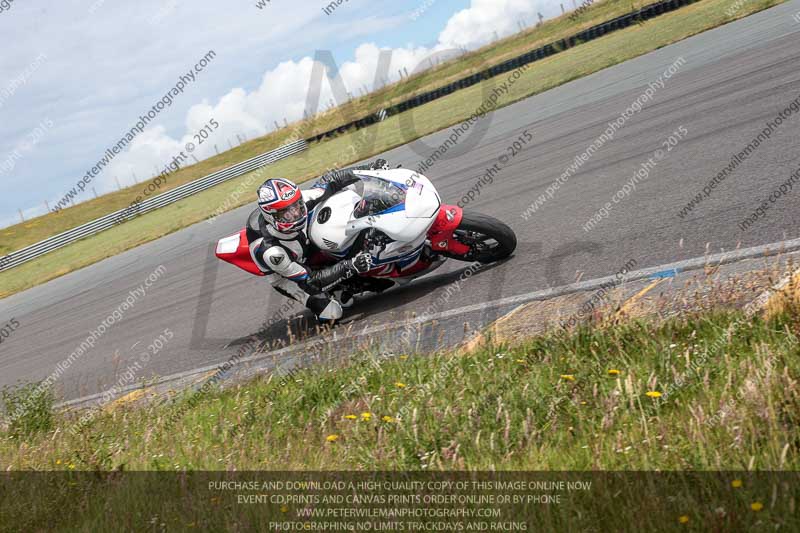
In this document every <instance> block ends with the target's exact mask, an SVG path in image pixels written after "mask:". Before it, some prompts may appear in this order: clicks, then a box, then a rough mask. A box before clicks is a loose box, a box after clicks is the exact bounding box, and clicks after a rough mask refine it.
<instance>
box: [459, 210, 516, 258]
mask: <svg viewBox="0 0 800 533" xmlns="http://www.w3.org/2000/svg"><path fill="white" fill-rule="evenodd" d="M453 236H454V237H455V239H456V240H457V241H459V242H460V243H462V244H466V245H467V246H469V247H470V252H469V253H468V254H467V255H465V256H459V257H458V259H463V260H466V261H478V262H479V263H493V262H494V261H500V260H501V259H505V258H506V257H508V256H510V255H511V254H512V253H514V250H515V249H516V247H517V236H516V235H515V234H514V230H512V229H511V228H510V227H508V226H507V225H506V224H504V223H502V222H500V221H499V220H497V219H496V218H493V217H490V216H487V215H481V214H480V213H467V212H466V211H465V212H464V216H463V218H462V219H461V224H459V225H458V228H456V230H455V231H454V232H453Z"/></svg>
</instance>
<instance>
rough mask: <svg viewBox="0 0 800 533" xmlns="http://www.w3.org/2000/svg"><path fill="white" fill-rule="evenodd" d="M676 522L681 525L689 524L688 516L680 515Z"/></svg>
mask: <svg viewBox="0 0 800 533" xmlns="http://www.w3.org/2000/svg"><path fill="white" fill-rule="evenodd" d="M678 522H680V523H681V524H688V523H689V515H681V516H679V517H678Z"/></svg>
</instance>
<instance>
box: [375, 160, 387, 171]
mask: <svg viewBox="0 0 800 533" xmlns="http://www.w3.org/2000/svg"><path fill="white" fill-rule="evenodd" d="M372 169H373V170H389V163H388V162H387V161H386V160H385V159H376V160H375V162H374V163H372Z"/></svg>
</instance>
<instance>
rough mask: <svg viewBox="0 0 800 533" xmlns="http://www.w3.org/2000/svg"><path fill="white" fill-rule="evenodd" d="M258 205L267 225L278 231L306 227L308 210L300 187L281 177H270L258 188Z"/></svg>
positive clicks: (299, 229)
mask: <svg viewBox="0 0 800 533" xmlns="http://www.w3.org/2000/svg"><path fill="white" fill-rule="evenodd" d="M258 207H260V208H261V212H262V213H263V215H264V219H265V220H266V221H267V223H268V224H269V225H271V226H272V227H273V228H275V229H276V230H277V231H278V232H280V233H295V232H297V231H301V230H303V229H304V228H305V227H306V223H307V221H308V210H307V209H306V203H305V202H304V201H303V193H302V191H300V188H299V187H298V186H297V185H295V184H294V183H292V182H291V181H289V180H287V179H283V178H272V179H268V180H267V181H265V182H264V183H263V184H262V185H261V187H259V188H258Z"/></svg>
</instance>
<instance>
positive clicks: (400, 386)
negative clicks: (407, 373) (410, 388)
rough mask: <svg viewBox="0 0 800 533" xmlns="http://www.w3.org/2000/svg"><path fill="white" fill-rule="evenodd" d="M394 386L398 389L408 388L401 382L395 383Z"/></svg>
mask: <svg viewBox="0 0 800 533" xmlns="http://www.w3.org/2000/svg"><path fill="white" fill-rule="evenodd" d="M394 386H395V387H397V388H398V389H405V388H406V384H405V383H401V382H399V381H398V382H397V383H395V384H394Z"/></svg>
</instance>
